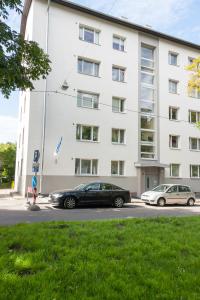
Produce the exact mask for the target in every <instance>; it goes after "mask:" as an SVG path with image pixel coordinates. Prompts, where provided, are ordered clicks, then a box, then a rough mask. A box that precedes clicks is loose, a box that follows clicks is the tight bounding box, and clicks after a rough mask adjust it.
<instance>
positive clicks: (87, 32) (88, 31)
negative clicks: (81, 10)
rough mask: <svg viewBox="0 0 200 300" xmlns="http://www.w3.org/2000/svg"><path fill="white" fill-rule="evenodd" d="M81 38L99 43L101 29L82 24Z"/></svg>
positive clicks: (80, 28)
mask: <svg viewBox="0 0 200 300" xmlns="http://www.w3.org/2000/svg"><path fill="white" fill-rule="evenodd" d="M79 38H80V40H83V41H86V42H88V43H93V44H99V30H96V29H93V28H89V27H86V26H82V25H80V27H79Z"/></svg>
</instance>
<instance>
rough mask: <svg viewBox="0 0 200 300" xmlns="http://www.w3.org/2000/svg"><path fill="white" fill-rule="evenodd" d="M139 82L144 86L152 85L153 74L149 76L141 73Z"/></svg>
mask: <svg viewBox="0 0 200 300" xmlns="http://www.w3.org/2000/svg"><path fill="white" fill-rule="evenodd" d="M141 82H142V83H145V84H150V85H153V84H154V74H149V73H146V72H144V71H141Z"/></svg>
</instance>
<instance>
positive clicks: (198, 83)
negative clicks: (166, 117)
mask: <svg viewBox="0 0 200 300" xmlns="http://www.w3.org/2000/svg"><path fill="white" fill-rule="evenodd" d="M186 69H187V70H189V71H191V72H192V74H191V78H190V80H189V81H188V89H189V91H192V90H196V91H197V92H199V93H200V57H197V58H195V59H193V61H192V63H191V64H190V65H189V66H187V68H186ZM196 126H197V128H199V129H200V122H197V123H196Z"/></svg>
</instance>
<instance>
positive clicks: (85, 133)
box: [76, 124, 99, 142]
mask: <svg viewBox="0 0 200 300" xmlns="http://www.w3.org/2000/svg"><path fill="white" fill-rule="evenodd" d="M98 133H99V127H97V126H87V125H80V124H77V125H76V139H77V140H79V141H89V142H98Z"/></svg>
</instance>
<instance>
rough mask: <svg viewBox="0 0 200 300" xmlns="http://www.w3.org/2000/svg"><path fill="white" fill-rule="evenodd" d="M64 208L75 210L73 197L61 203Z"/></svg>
mask: <svg viewBox="0 0 200 300" xmlns="http://www.w3.org/2000/svg"><path fill="white" fill-rule="evenodd" d="M63 206H64V208H70V209H72V208H75V206H76V200H75V199H74V198H73V197H67V198H66V199H65V200H64V203H63Z"/></svg>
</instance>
